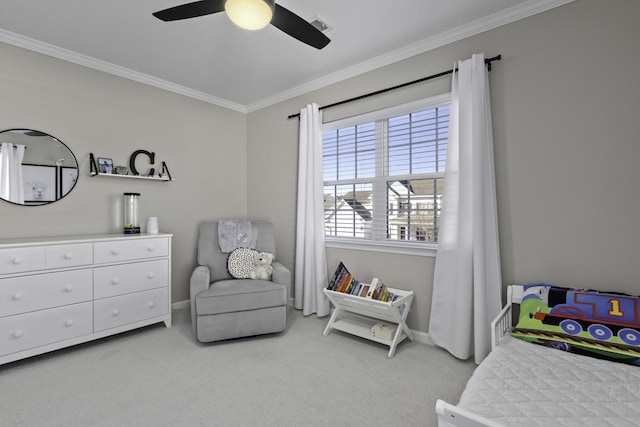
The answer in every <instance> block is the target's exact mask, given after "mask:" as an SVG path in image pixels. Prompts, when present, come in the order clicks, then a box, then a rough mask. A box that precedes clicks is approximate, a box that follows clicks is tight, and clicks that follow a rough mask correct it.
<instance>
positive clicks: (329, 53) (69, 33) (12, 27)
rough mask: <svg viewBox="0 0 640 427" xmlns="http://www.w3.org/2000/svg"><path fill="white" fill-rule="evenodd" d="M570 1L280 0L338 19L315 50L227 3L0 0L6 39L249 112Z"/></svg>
mask: <svg viewBox="0 0 640 427" xmlns="http://www.w3.org/2000/svg"><path fill="white" fill-rule="evenodd" d="M568 1H573V0H394V1H391V0H386V1H383V0H315V1H314V0H280V1H277V3H278V4H280V5H281V6H283V7H285V8H287V9H289V10H290V11H292V12H294V13H296V14H298V15H299V16H301V17H302V18H304V19H306V20H309V21H310V20H311V19H312V18H313V17H314V16H316V15H317V16H319V17H321V18H322V19H323V20H324V21H326V22H327V23H328V24H329V25H330V26H331V27H332V30H330V31H329V32H326V33H325V34H326V35H327V36H328V37H329V38H330V39H331V43H329V45H328V46H327V47H325V48H324V49H322V50H317V49H315V48H312V47H310V46H307V45H305V44H303V43H301V42H299V41H297V40H296V39H294V38H291V37H290V36H288V35H286V34H285V33H283V32H281V31H280V30H278V29H277V28H275V27H273V26H267V27H266V28H265V29H263V30H259V31H247V30H243V29H240V28H238V27H236V26H235V25H234V24H232V23H231V21H230V20H229V19H228V17H227V16H226V14H225V13H224V12H222V13H217V14H214V15H208V16H203V17H199V18H193V19H188V20H183V21H175V22H162V21H160V20H158V19H156V18H155V17H153V16H152V15H151V13H152V12H156V11H158V10H161V9H165V8H168V7H172V6H176V5H179V4H182V3H187V2H189V0H186V1H185V0H143V1H140V0H138V1H132V0H101V1H98V0H94V1H87V0H56V1H43V0H0V41H2V42H6V43H10V44H14V45H17V46H21V47H25V48H28V49H31V50H35V51H39V52H42V53H45V54H48V55H51V56H55V57H59V58H62V59H65V60H69V61H72V62H76V63H79V64H82V65H86V66H89V67H92V68H96V69H100V70H103V71H107V72H110V73H113V74H116V75H120V76H124V77H127V78H131V79H133V80H137V81H142V82H145V83H148V84H152V85H154V86H159V87H162V88H165V89H168V90H172V91H174V92H178V93H183V94H185V95H189V96H192V97H195V98H198V99H202V100H204V101H207V102H211V103H214V104H217V105H221V106H224V107H227V108H232V109H235V110H238V111H242V112H248V111H253V110H256V109H259V108H262V107H264V106H267V105H271V104H273V103H275V102H279V101H282V100H284V99H287V98H290V97H292V96H296V95H299V94H301V93H304V92H307V91H309V90H313V89H317V88H319V87H322V86H325V85H327V84H331V83H334V82H336V81H340V80H343V79H345V78H349V77H353V76H354V75H357V74H360V73H362V72H366V71H369V70H371V69H374V68H377V67H380V66H384V65H387V64H389V63H392V62H395V61H398V60H401V59H404V58H407V57H410V56H413V55H416V54H419V53H422V52H424V51H427V50H430V49H434V48H436V47H439V46H442V45H444V44H447V43H450V42H452V41H455V40H459V39H462V38H464V37H468V36H470V35H473V34H477V33H479V32H482V31H486V30H488V29H491V28H494V27H497V26H500V25H504V24H506V23H508V22H512V21H515V20H517V19H521V18H524V17H526V16H530V15H533V14H535V13H539V12H542V11H544V10H548V9H550V8H553V7H556V6H559V5H561V4H565V3H567V2H568ZM486 53H487V54H497V53H499V52H486Z"/></svg>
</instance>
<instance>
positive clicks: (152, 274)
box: [147, 271, 156, 279]
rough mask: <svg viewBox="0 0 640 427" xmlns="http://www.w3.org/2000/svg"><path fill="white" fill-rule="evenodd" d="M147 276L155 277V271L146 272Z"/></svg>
mask: <svg viewBox="0 0 640 427" xmlns="http://www.w3.org/2000/svg"><path fill="white" fill-rule="evenodd" d="M147 277H148V278H149V279H153V278H154V277H156V273H154V272H153V271H150V272H149V273H147Z"/></svg>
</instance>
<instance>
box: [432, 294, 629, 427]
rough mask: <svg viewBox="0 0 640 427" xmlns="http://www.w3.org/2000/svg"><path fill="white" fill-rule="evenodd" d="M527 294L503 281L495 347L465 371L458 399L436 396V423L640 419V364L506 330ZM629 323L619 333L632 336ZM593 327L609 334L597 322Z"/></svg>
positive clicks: (462, 426)
mask: <svg viewBox="0 0 640 427" xmlns="http://www.w3.org/2000/svg"><path fill="white" fill-rule="evenodd" d="M596 292H597V291H596ZM525 294H526V290H525V288H524V287H523V286H510V287H509V288H508V291H507V296H508V303H507V305H506V306H505V307H504V308H503V310H502V311H501V313H500V314H499V315H498V317H497V318H496V319H495V320H494V321H493V322H492V325H491V326H492V340H493V342H492V347H493V350H492V351H491V353H490V354H489V356H487V358H486V359H485V360H484V361H483V362H482V363H481V364H480V365H479V366H478V368H477V369H476V370H475V372H474V373H473V375H472V377H471V378H470V379H469V382H468V383H467V385H466V387H465V390H464V392H463V393H462V396H461V397H460V401H459V403H458V404H457V405H455V406H454V405H452V404H450V403H447V402H445V401H443V400H438V401H437V403H436V413H437V415H438V425H439V426H440V427H445V426H457V427H480V426H488V427H511V426H550V425H553V426H594V427H596V426H597V427H603V426H616V427H621V426H639V425H640V366H636V365H633V364H629V362H626V363H620V362H619V361H610V360H603V359H601V358H594V357H589V356H586V355H583V354H575V353H571V352H568V351H560V350H559V349H558V348H553V347H554V346H551V347H550V346H545V345H539V344H537V343H532V342H526V341H525V340H523V339H518V338H516V337H514V336H511V333H512V330H513V325H514V323H513V320H514V319H516V316H517V315H518V309H519V307H520V304H521V303H522V302H523V299H524V298H523V297H524V296H525ZM590 296H591V295H590ZM621 298H623V299H624V298H625V297H621ZM630 298H633V300H635V303H634V307H635V309H634V316H635V322H636V324H637V323H638V318H637V317H638V313H637V311H638V298H637V297H630ZM615 299H616V301H617V299H618V297H615ZM611 301H612V300H611V299H609V303H611ZM629 301H630V302H633V301H632V300H631V299H630V300H629ZM609 312H611V311H609ZM534 316H538V317H542V316H539V315H537V314H534ZM529 317H532V316H529ZM574 323H575V322H574ZM579 323H581V322H579ZM564 326H565V327H566V326H567V325H566V324H565V325H564ZM558 327H559V326H558ZM585 329H586V328H585ZM600 329H601V328H600ZM612 329H613V330H614V331H618V330H619V329H620V328H617V327H616V326H614V327H612ZM635 329H637V327H635ZM635 329H634V328H630V327H625V328H624V329H622V333H621V334H623V333H626V332H625V331H632V332H629V334H628V337H627V338H629V339H631V340H633V339H634V336H635V335H634V333H633V331H634V330H635ZM518 330H519V329H515V330H514V332H513V333H514V335H517V333H518ZM593 331H595V332H597V333H598V334H599V336H605V338H610V335H609V336H606V335H604V332H602V331H600V332H599V328H594V329H593ZM582 332H586V331H582ZM613 335H615V333H614V334H613ZM625 339H626V338H625ZM565 341H567V342H570V341H568V340H565ZM614 341H615V340H614ZM632 342H633V341H632ZM564 345H566V344H564ZM555 347H558V346H557V345H556V346H555ZM625 347H633V346H625ZM635 350H639V351H640V348H637V347H634V348H632V349H631V350H630V351H631V353H632V354H635V353H634V351H635ZM639 354H640V353H639ZM598 357H600V356H598ZM637 360H639V359H635V362H634V363H637Z"/></svg>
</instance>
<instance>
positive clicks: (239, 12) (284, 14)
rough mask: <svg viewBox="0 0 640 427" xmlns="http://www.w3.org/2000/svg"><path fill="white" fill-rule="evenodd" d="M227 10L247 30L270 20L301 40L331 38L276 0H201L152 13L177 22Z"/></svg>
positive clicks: (321, 43) (318, 42) (312, 42)
mask: <svg viewBox="0 0 640 427" xmlns="http://www.w3.org/2000/svg"><path fill="white" fill-rule="evenodd" d="M222 11H226V12H227V15H228V16H229V18H230V19H231V20H232V21H233V22H234V23H235V24H236V25H238V26H240V27H242V28H246V29H249V30H258V29H260V28H264V27H265V26H267V25H268V24H269V23H270V24H271V25H273V26H274V27H276V28H278V29H280V30H282V31H284V32H285V33H287V34H288V35H290V36H291V37H294V38H296V39H298V40H300V41H301V42H303V43H306V44H308V45H309V46H313V47H315V48H316V49H322V48H323V47H325V46H326V45H328V44H329V42H330V41H331V40H330V39H329V38H328V37H327V36H325V35H324V34H323V33H322V32H321V31H320V30H319V29H317V28H316V27H314V26H313V25H311V24H310V23H309V22H307V21H305V20H304V19H302V18H301V17H299V16H298V15H296V14H295V13H293V12H291V11H290V10H288V9H285V8H284V7H282V6H280V5H278V4H276V3H275V0H201V1H195V2H193V3H186V4H183V5H180V6H175V7H170V8H168V9H164V10H160V11H158V12H155V13H154V14H153V16H155V17H156V18H158V19H160V20H162V21H177V20H180V19H189V18H195V17H198V16H204V15H210V14H212V13H218V12H222Z"/></svg>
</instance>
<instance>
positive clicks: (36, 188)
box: [22, 164, 58, 204]
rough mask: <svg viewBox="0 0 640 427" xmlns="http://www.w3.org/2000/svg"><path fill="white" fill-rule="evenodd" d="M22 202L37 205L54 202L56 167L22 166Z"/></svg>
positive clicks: (56, 185) (56, 184) (56, 182)
mask: <svg viewBox="0 0 640 427" xmlns="http://www.w3.org/2000/svg"><path fill="white" fill-rule="evenodd" d="M22 176H23V181H24V202H25V203H27V204H38V203H47V202H54V201H56V189H57V187H58V181H57V177H56V167H55V166H49V165H32V164H23V165H22Z"/></svg>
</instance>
